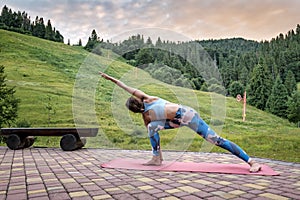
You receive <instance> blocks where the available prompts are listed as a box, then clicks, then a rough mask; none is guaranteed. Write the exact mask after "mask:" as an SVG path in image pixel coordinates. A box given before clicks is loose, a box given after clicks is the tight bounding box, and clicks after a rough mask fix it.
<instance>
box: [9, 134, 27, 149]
mask: <svg viewBox="0 0 300 200" xmlns="http://www.w3.org/2000/svg"><path fill="white" fill-rule="evenodd" d="M6 145H7V146H8V148H10V149H12V150H17V149H23V148H24V146H25V138H21V137H20V136H18V135H17V134H11V135H9V136H8V137H7V139H6Z"/></svg>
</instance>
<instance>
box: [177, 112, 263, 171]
mask: <svg viewBox="0 0 300 200" xmlns="http://www.w3.org/2000/svg"><path fill="white" fill-rule="evenodd" d="M182 109H183V110H182V117H181V118H182V123H181V125H186V126H188V127H190V128H191V129H193V130H194V131H195V132H197V133H198V134H199V135H200V136H202V137H203V138H204V139H205V140H207V141H209V142H210V143H212V144H215V145H217V146H220V147H222V148H223V149H226V150H227V151H229V152H231V153H232V154H233V155H236V156H237V157H239V158H240V159H242V160H244V161H245V162H247V163H248V164H249V165H250V166H251V169H250V171H251V172H257V171H259V170H260V168H261V166H260V165H259V164H258V163H255V162H254V161H253V160H251V158H250V157H249V156H248V154H247V153H246V152H245V151H244V150H243V149H242V148H241V147H239V146H238V145H237V144H235V143H233V142H231V141H230V140H227V139H224V138H222V137H220V136H219V135H218V134H217V133H215V132H214V131H213V130H212V129H211V128H210V127H209V126H208V125H207V124H206V123H205V121H203V119H201V117H200V116H199V114H198V113H197V112H196V111H195V110H193V109H192V108H188V107H186V108H182Z"/></svg>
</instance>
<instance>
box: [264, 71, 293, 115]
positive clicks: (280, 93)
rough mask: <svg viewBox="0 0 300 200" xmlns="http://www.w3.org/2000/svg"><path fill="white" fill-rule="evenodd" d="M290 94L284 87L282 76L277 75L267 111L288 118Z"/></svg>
mask: <svg viewBox="0 0 300 200" xmlns="http://www.w3.org/2000/svg"><path fill="white" fill-rule="evenodd" d="M287 101H288V92H287V89H286V87H285V86H284V85H283V83H282V81H281V78H280V75H277V78H276V80H275V83H274V85H273V88H272V92H271V95H270V96H269V98H268V101H267V104H266V110H267V111H269V112H270V113H272V114H274V115H277V116H279V117H286V114H287V113H286V110H287Z"/></svg>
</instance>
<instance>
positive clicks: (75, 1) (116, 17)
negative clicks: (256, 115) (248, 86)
mask: <svg viewBox="0 0 300 200" xmlns="http://www.w3.org/2000/svg"><path fill="white" fill-rule="evenodd" d="M1 4H3V5H5V4H6V5H7V6H8V7H10V8H12V9H13V10H15V11H19V10H20V11H26V12H27V13H28V14H29V15H30V16H31V19H35V17H36V16H40V17H44V20H47V19H51V22H52V26H54V27H56V29H58V30H59V31H60V32H61V34H62V35H63V36H64V37H65V42H66V41H67V40H68V39H70V40H71V43H77V42H78V41H79V38H80V39H82V41H83V44H85V42H86V41H87V39H88V37H89V36H90V34H91V32H92V30H93V29H95V30H96V31H97V33H98V35H99V36H100V37H101V38H104V39H105V40H106V39H110V38H112V37H115V36H117V35H118V34H121V33H124V32H127V31H129V30H134V29H139V30H141V29H147V28H150V27H157V28H161V29H169V30H172V31H174V32H177V33H178V34H182V35H185V36H186V37H188V38H191V39H210V38H214V39H218V38H232V37H244V38H246V39H254V40H258V41H260V40H270V39H271V38H273V37H276V36H277V35H278V34H279V33H281V32H282V33H286V32H287V31H289V30H291V29H294V28H295V27H296V25H297V23H299V22H300V15H299V14H298V8H299V7H300V1H298V0H286V1H281V0H265V1H261V0H252V1H247V0H231V1H227V0H207V1H198V0H185V1H181V0H166V1H160V0H144V1H140V0H101V1H100V0H93V1H87V0H52V1H51V0H39V1H34V0H26V1H24V0H3V3H0V6H1V7H3V5H1Z"/></svg>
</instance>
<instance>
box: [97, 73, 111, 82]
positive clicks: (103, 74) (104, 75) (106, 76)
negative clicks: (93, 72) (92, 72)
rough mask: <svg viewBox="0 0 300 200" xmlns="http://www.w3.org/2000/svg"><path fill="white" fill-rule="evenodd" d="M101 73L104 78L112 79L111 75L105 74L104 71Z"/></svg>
mask: <svg viewBox="0 0 300 200" xmlns="http://www.w3.org/2000/svg"><path fill="white" fill-rule="evenodd" d="M99 74H100V75H101V76H102V77H103V78H105V79H107V80H110V79H109V78H110V76H108V75H107V74H105V73H104V72H99Z"/></svg>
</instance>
